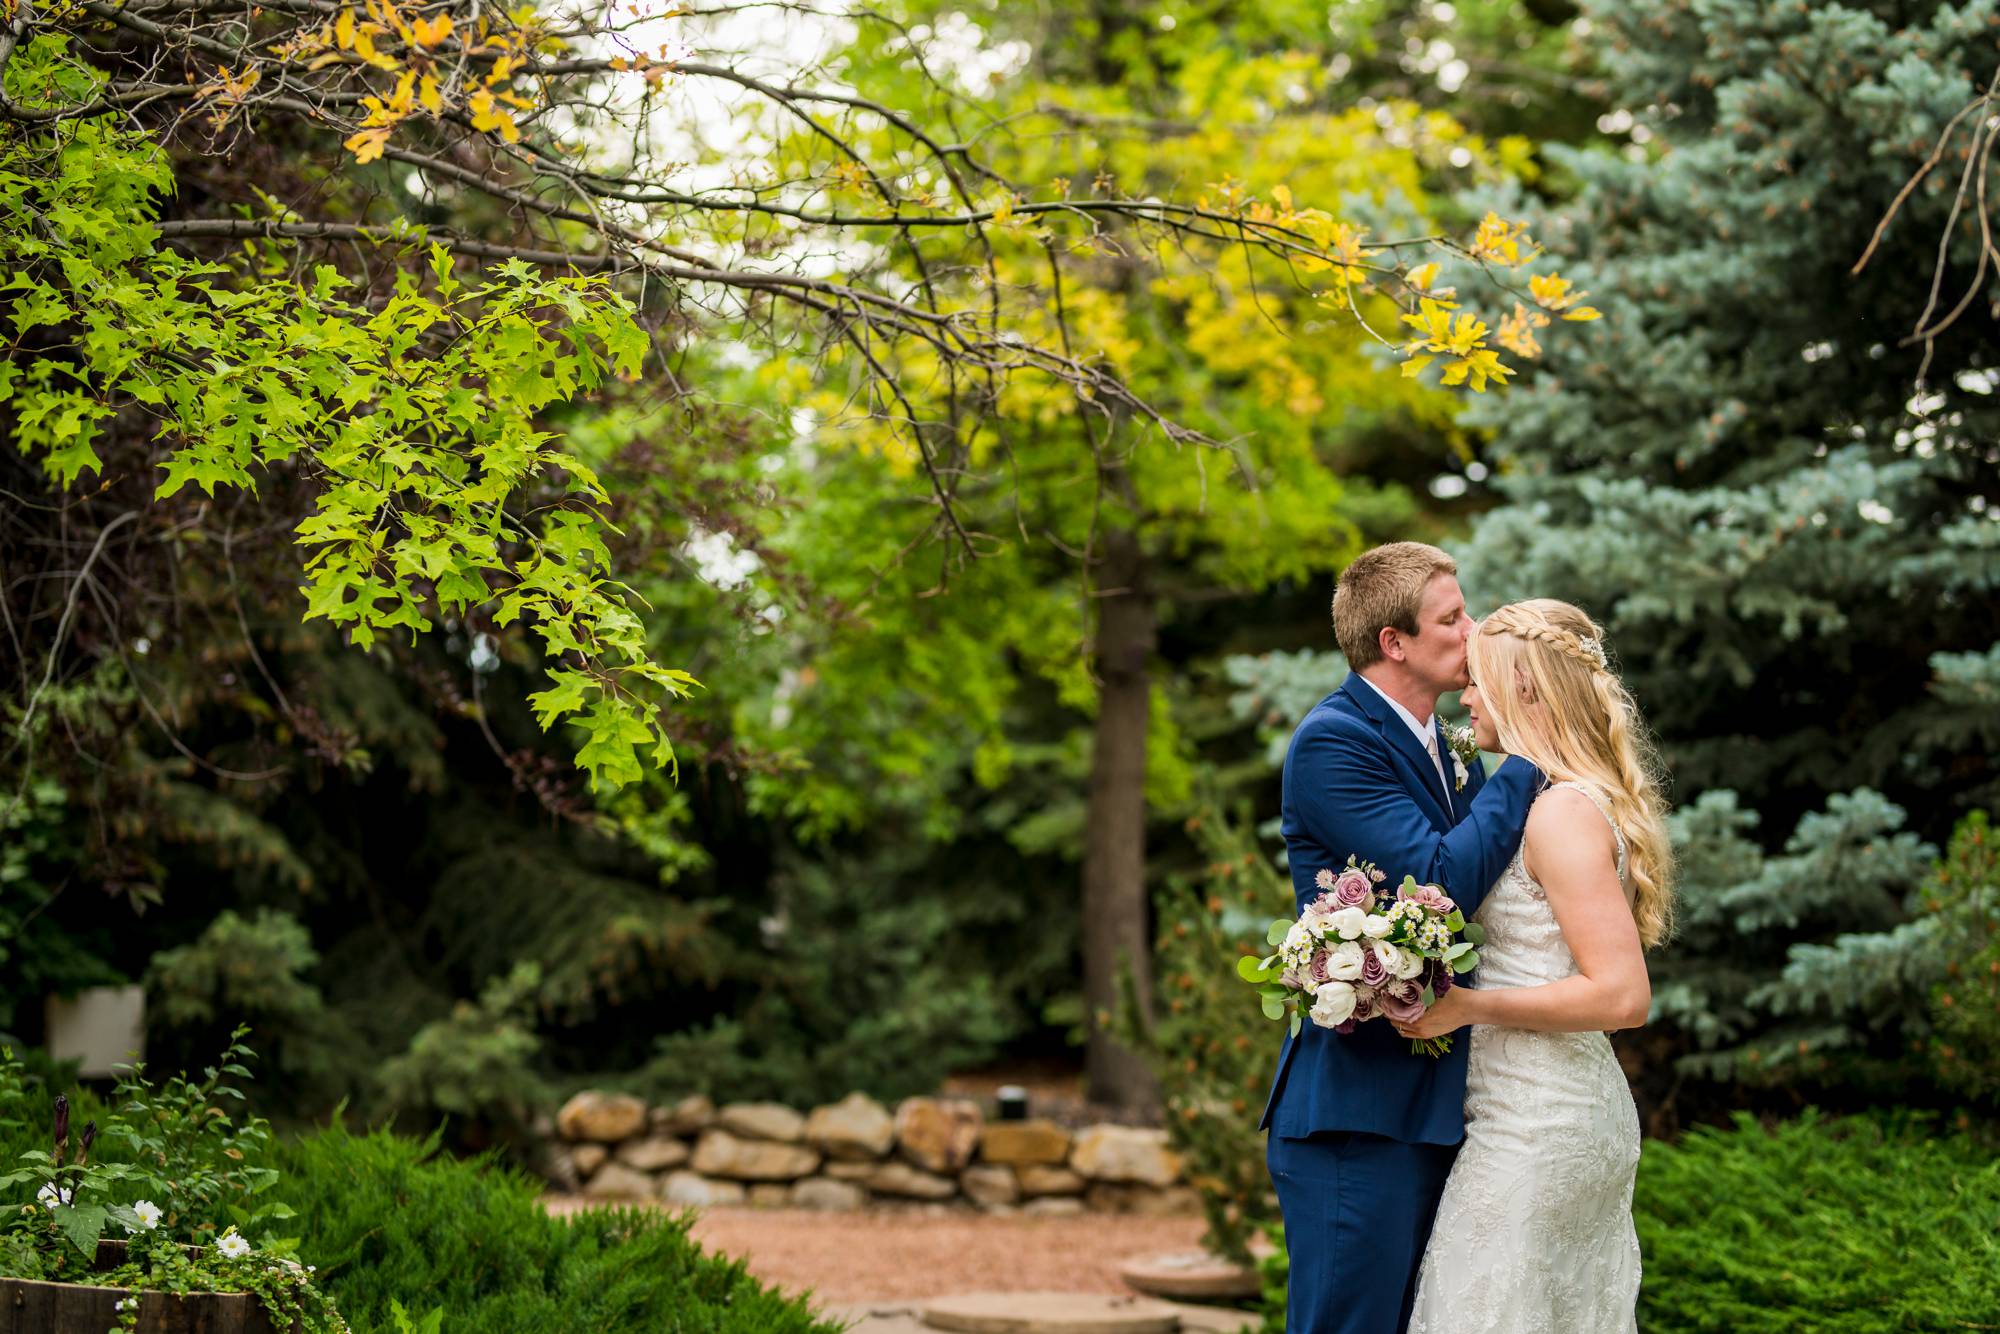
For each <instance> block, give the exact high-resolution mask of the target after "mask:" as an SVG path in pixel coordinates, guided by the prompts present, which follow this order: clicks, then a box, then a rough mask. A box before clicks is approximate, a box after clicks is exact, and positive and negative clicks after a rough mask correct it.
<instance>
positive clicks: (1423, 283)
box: [1409, 264, 1438, 290]
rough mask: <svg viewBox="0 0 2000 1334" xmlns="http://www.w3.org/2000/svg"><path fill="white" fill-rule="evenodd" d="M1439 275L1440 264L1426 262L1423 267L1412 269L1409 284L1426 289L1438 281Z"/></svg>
mask: <svg viewBox="0 0 2000 1334" xmlns="http://www.w3.org/2000/svg"><path fill="white" fill-rule="evenodd" d="M1437 276H1438V266H1437V265H1435V264H1426V265H1424V266H1423V267H1422V268H1419V269H1411V270H1410V277H1409V284H1410V286H1412V287H1415V288H1417V289H1419V290H1426V289H1428V288H1429V287H1430V285H1431V284H1432V283H1434V282H1436V281H1437Z"/></svg>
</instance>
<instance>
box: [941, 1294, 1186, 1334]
mask: <svg viewBox="0 0 2000 1334" xmlns="http://www.w3.org/2000/svg"><path fill="white" fill-rule="evenodd" d="M917 1320H918V1322H919V1323H920V1324H921V1325H922V1326H923V1327H924V1328H925V1329H942V1330H953V1331H956V1332H957V1334H1057V1331H1060V1334H1176V1332H1177V1331H1178V1330H1180V1329H1181V1316H1180V1312H1178V1311H1176V1310H1175V1309H1174V1308H1173V1307H1171V1306H1169V1305H1167V1304H1166V1303H1165V1302H1156V1301H1154V1300H1153V1299H1152V1298H1150V1297H1134V1296H1131V1295H1129V1294H1127V1295H1124V1296H1111V1295H1107V1294H1103V1293H1094V1292H976V1293H971V1294H969V1295H967V1296H963V1297H933V1298H930V1299H928V1300H926V1301H925V1302H924V1303H923V1304H922V1305H921V1306H919V1307H918V1310H917Z"/></svg>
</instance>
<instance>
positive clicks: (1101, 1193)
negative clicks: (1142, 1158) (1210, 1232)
mask: <svg viewBox="0 0 2000 1334" xmlns="http://www.w3.org/2000/svg"><path fill="white" fill-rule="evenodd" d="M1083 1202H1084V1203H1085V1204H1087V1205H1088V1206H1090V1208H1091V1209H1092V1210H1093V1211H1095V1212H1097V1213H1101V1214H1138V1215H1140V1216H1141V1217H1145V1218H1175V1217H1179V1216H1180V1215H1182V1214H1195V1213H1200V1212H1201V1195H1200V1194H1199V1193H1198V1192H1196V1190H1195V1189H1194V1187H1192V1186H1166V1187H1160V1186H1132V1185H1125V1184H1121V1183H1119V1182H1112V1181H1096V1182H1092V1183H1091V1186H1090V1189H1089V1190H1087V1191H1085V1192H1084V1196H1083Z"/></svg>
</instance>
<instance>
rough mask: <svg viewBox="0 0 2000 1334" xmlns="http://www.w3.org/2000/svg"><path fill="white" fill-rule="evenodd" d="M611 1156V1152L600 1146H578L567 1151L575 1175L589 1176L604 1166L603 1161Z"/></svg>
mask: <svg viewBox="0 0 2000 1334" xmlns="http://www.w3.org/2000/svg"><path fill="white" fill-rule="evenodd" d="M610 1156H611V1150H609V1149H607V1148H605V1147H604V1146H603V1145H602V1144H579V1145H577V1146H576V1147H575V1148H573V1149H571V1150H570V1151H569V1160H570V1161H571V1162H573V1163H575V1164H576V1170H577V1173H578V1174H579V1175H581V1176H589V1175H590V1174H591V1173H592V1172H595V1171H596V1170H597V1169H598V1168H600V1167H602V1166H604V1160H605V1159H606V1158H609V1157H610Z"/></svg>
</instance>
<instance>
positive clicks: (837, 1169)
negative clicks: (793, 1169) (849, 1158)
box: [820, 1161, 881, 1181]
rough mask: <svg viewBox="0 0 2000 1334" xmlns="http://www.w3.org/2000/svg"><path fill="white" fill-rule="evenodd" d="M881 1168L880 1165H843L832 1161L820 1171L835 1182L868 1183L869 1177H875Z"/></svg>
mask: <svg viewBox="0 0 2000 1334" xmlns="http://www.w3.org/2000/svg"><path fill="white" fill-rule="evenodd" d="M880 1166H881V1164H880V1163H841V1162H831V1161H830V1162H828V1163H827V1164H826V1165H825V1166H823V1167H821V1168H820V1171H822V1172H824V1173H826V1174H827V1175H828V1176H830V1177H832V1178H833V1179H834V1180H835V1181H866V1180H867V1179H868V1178H869V1177H872V1176H874V1175H875V1169H876V1168H877V1167H880Z"/></svg>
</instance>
